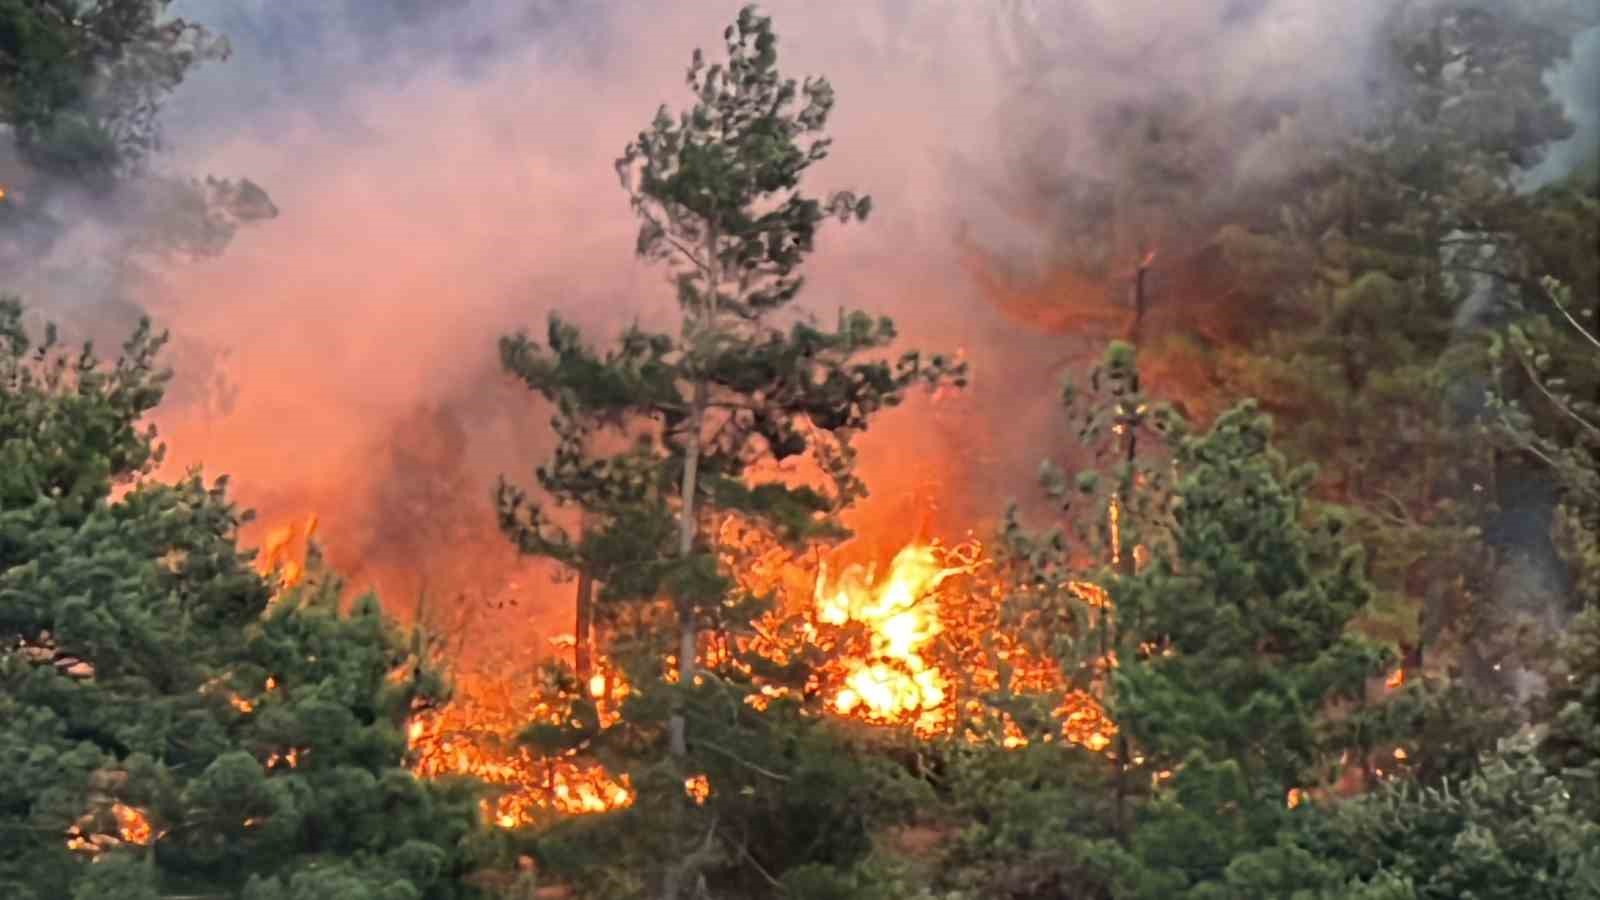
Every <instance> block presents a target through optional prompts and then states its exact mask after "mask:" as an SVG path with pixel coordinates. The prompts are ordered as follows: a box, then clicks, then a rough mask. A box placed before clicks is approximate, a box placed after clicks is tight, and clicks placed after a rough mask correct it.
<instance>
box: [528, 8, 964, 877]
mask: <svg viewBox="0 0 1600 900" xmlns="http://www.w3.org/2000/svg"><path fill="white" fill-rule="evenodd" d="M724 38H725V40H726V44H727V59H726V61H725V62H722V63H717V64H711V65H708V64H707V63H706V61H705V59H704V57H703V55H702V54H701V53H700V52H699V51H696V52H695V54H694V57H693V61H692V63H691V65H690V67H689V70H688V75H687V82H688V85H689V87H690V89H691V90H692V91H693V92H694V95H695V98H696V102H695V105H694V106H693V107H692V108H691V109H689V110H688V111H686V112H683V113H681V114H680V115H679V116H677V117H676V118H675V117H673V116H672V115H670V114H669V113H668V111H667V110H666V108H664V107H663V108H662V109H661V111H660V112H659V113H658V114H657V116H656V118H655V120H654V121H653V122H652V123H651V125H650V127H649V128H648V129H647V130H646V131H644V132H642V133H640V134H639V136H638V138H637V139H636V140H635V141H634V142H632V143H630V144H629V145H628V147H627V149H626V150H625V152H624V154H623V156H622V157H621V158H620V159H619V160H618V161H617V171H618V174H619V176H620V178H621V181H622V185H623V187H624V189H625V190H626V191H627V193H628V196H629V199H630V202H631V205H632V207H633V210H634V212H635V213H636V214H637V215H638V216H639V218H640V219H641V222H642V224H641V226H640V230H639V240H638V247H637V249H638V252H639V254H640V255H641V256H642V257H644V258H646V259H650V260H653V261H656V262H661V263H665V264H666V265H667V267H668V268H669V270H670V272H671V279H672V282H673V283H674V285H675V292H676V299H677V301H678V311H679V315H680V319H679V321H680V327H679V329H678V332H677V333H676V334H673V333H670V332H655V331H648V330H646V329H644V328H642V327H638V326H634V327H631V328H628V329H627V330H625V331H624V332H623V334H622V335H621V336H620V338H619V339H618V341H617V342H616V344H615V345H613V347H611V348H610V349H608V350H605V351H597V350H595V349H591V348H590V347H589V346H588V345H586V344H585V343H584V341H583V339H582V336H581V335H580V333H579V331H578V329H577V328H575V327H574V326H572V325H571V324H569V323H567V322H565V321H563V320H562V319H561V318H560V317H559V316H553V317H552V318H551V320H550V323H549V327H548V329H547V332H546V340H545V342H544V344H543V345H542V346H541V345H540V344H539V343H537V342H535V341H534V340H533V339H531V338H529V337H528V336H527V335H525V334H518V335H514V336H510V337H507V338H505V339H504V340H503V341H502V343H501V348H500V349H501V358H502V361H503V362H504V364H505V367H506V368H507V369H508V370H509V371H511V372H512V373H514V374H516V375H517V376H518V377H520V378H521V379H522V380H523V381H525V382H526V383H527V385H528V386H529V387H530V388H532V389H533V390H535V391H537V392H538V393H539V394H541V395H542V396H543V397H544V398H545V399H546V400H548V401H549V402H551V403H552V404H553V405H554V406H555V408H556V414H555V418H554V423H553V424H554V427H555V430H556V433H557V436H558V439H559V446H558V448H557V450H556V453H555V457H554V459H553V460H552V461H551V462H550V463H549V464H547V465H546V466H543V467H541V468H540V469H539V470H538V472H537V479H538V481H539V483H540V486H541V488H543V489H544V491H545V493H546V494H548V495H549V496H550V498H551V500H552V501H553V502H554V503H556V504H558V505H560V504H565V505H569V506H574V507H577V508H578V509H580V510H582V511H584V512H585V513H586V514H587V521H586V522H585V523H584V525H583V527H582V528H580V529H579V530H578V531H577V532H576V533H574V532H573V531H572V530H571V529H570V528H563V527H561V525H560V524H559V523H558V522H557V520H556V517H555V514H554V512H553V511H552V510H551V509H550V508H548V507H547V506H546V505H545V504H542V503H540V502H538V501H536V500H533V499H530V498H529V496H528V495H527V494H526V493H525V492H524V491H523V490H521V489H518V488H516V487H513V486H511V485H509V484H507V483H504V482H503V483H502V485H501V487H500V491H499V506H500V515H501V519H502V523H503V525H504V528H505V530H506V531H507V532H508V534H510V535H511V537H512V538H513V539H514V540H515V541H517V543H518V545H519V546H521V547H522V548H524V549H525V550H527V551H528V552H531V553H537V554H541V555H547V556H552V557H555V558H557V559H560V560H562V561H563V562H566V563H567V564H569V565H571V566H573V567H575V568H577V569H578V570H579V571H587V572H590V573H591V574H593V575H595V576H598V577H603V578H604V579H605V580H606V585H605V591H604V594H603V596H605V597H606V598H608V599H619V598H634V599H640V600H644V601H647V602H648V601H654V600H656V599H657V598H658V597H660V596H665V597H667V598H670V601H671V618H672V625H671V630H672V631H673V632H674V634H675V638H674V641H673V643H674V644H675V647H676V653H675V655H674V656H673V658H672V669H673V670H675V671H673V672H669V673H663V672H660V671H657V672H656V673H654V674H653V675H651V674H649V673H645V672H641V673H639V674H640V675H641V676H645V677H640V678H635V679H633V681H634V685H635V688H636V689H638V690H640V692H641V694H642V698H645V699H646V700H647V701H648V702H650V703H660V702H663V701H665V702H667V704H668V707H669V708H667V709H665V712H666V713H667V715H666V722H665V724H666V726H667V727H666V738H667V748H668V750H669V751H670V753H671V757H672V759H673V765H672V768H673V769H675V770H676V772H675V774H674V775H673V778H672V779H669V782H668V783H671V782H672V781H676V782H677V783H679V785H680V786H679V787H678V788H677V794H678V795H680V796H681V795H682V794H683V791H682V788H681V782H683V780H684V779H687V778H691V777H693V776H695V775H697V774H700V773H701V772H704V771H705V770H706V766H705V765H702V764H701V760H700V759H698V758H699V757H701V756H705V755H715V753H716V751H715V750H714V749H712V748H713V746H714V745H715V744H716V742H714V741H709V736H708V735H702V737H701V738H699V739H696V738H695V737H694V736H693V735H691V733H690V730H689V727H688V723H689V718H690V715H691V712H690V710H691V709H696V710H698V711H699V715H700V716H701V718H700V719H699V721H701V722H706V721H708V719H707V718H706V717H707V716H710V719H709V721H715V720H716V719H717V718H718V716H717V715H715V714H713V713H712V711H711V710H710V709H707V708H706V705H707V704H708V703H709V704H712V705H713V707H715V706H716V705H717V702H716V701H715V700H713V699H711V698H710V696H709V692H710V691H713V690H721V688H722V686H723V685H724V678H723V676H724V675H726V674H727V673H726V672H722V673H714V672H709V671H703V670H702V669H701V668H700V666H699V665H698V663H697V660H698V659H699V657H700V656H701V655H702V653H703V652H704V648H703V645H704V641H703V636H704V634H705V632H707V630H708V629H710V630H716V631H727V630H729V629H737V628H741V627H744V623H748V622H749V621H751V620H752V619H753V618H754V617H755V616H754V615H753V613H754V612H755V610H754V608H753V607H752V606H750V605H749V604H748V603H746V604H743V605H741V604H739V603H737V601H736V600H734V599H730V598H731V595H732V594H733V592H732V590H731V589H732V587H733V581H732V579H731V578H730V575H729V573H728V572H726V571H724V570H723V568H722V566H721V565H720V564H719V558H718V550H717V547H716V533H715V531H714V530H713V529H711V528H709V527H707V523H709V522H712V521H714V519H713V517H717V518H721V517H726V516H735V517H739V518H742V519H746V520H749V521H751V522H752V523H758V524H759V525H760V526H761V527H763V528H766V529H770V530H771V532H772V533H773V534H774V535H775V536H776V537H777V538H778V539H780V540H782V541H783V542H786V543H789V544H796V545H798V544H804V543H806V542H810V541H814V540H820V539H828V538H834V537H838V536H841V535H842V534H843V531H842V529H841V528H840V527H839V525H838V524H837V523H836V521H835V519H834V518H833V517H834V516H835V514H837V513H838V512H839V511H840V510H841V509H842V508H843V507H844V506H845V505H847V504H849V503H850V502H851V501H853V500H854V499H856V498H857V497H859V496H861V495H862V493H863V486H862V485H861V483H860V482H859V480H858V479H857V478H856V477H855V475H854V474H853V453H852V449H851V439H852V436H853V435H854V434H856V433H858V432H860V431H861V430H863V429H864V428H866V427H867V425H868V423H869V421H870V420H871V418H872V417H873V416H874V415H875V414H876V413H878V412H879V411H880V410H882V409H884V408H887V407H890V406H893V405H895V404H897V403H898V402H899V401H900V399H901V397H902V395H903V394H904V393H905V392H906V391H907V390H908V389H910V388H912V387H913V386H916V385H919V384H920V385H928V386H930V387H931V386H937V385H939V384H941V383H945V382H950V381H954V382H957V383H959V382H960V381H961V379H962V375H963V369H962V367H961V366H960V365H959V364H956V363H953V362H951V361H948V360H946V359H944V358H942V357H939V356H933V357H930V358H928V359H924V358H923V357H922V356H920V355H919V354H918V353H915V352H907V353H904V354H902V355H901V356H899V357H898V359H896V360H895V361H893V362H888V361H883V360H881V359H875V358H871V354H872V353H873V351H878V350H882V349H883V348H886V347H887V346H888V345H889V344H890V343H892V342H893V341H894V339H895V330H894V326H893V323H892V322H890V320H888V319H886V318H881V317H873V316H870V315H867V314H865V313H861V312H853V313H848V314H841V315H840V316H839V318H838V321H837V323H836V324H834V325H833V326H832V327H826V326H823V325H820V324H818V323H817V322H814V321H812V320H811V319H810V318H809V317H807V316H803V315H798V314H797V311H796V308H795V306H794V301H795V300H796V298H797V297H798V295H799V293H800V290H801V287H802V284H803V279H802V277H801V275H800V273H799V267H800V265H801V263H802V262H803V261H804V260H805V258H806V257H807V256H808V255H809V254H810V253H811V252H812V250H813V249H814V246H815V240H816V235H817V232H818V230H819V229H820V228H821V226H822V225H823V223H824V222H825V221H826V220H828V219H830V218H833V219H837V220H839V221H840V222H847V221H850V220H862V219H865V218H866V216H867V213H868V211H869V210H870V208H871V204H870V200H869V199H868V198H866V197H863V196H857V195H855V194H853V193H850V192H839V193H835V194H833V195H831V196H829V197H828V198H827V199H826V200H817V199H813V198H811V197H808V196H806V195H805V194H803V193H802V192H801V190H800V188H799V185H800V181H801V178H802V176H803V175H804V173H805V171H806V170H807V169H808V168H810V166H811V165H812V164H814V163H816V162H818V161H820V160H821V159H823V158H824V157H825V156H826V154H827V151H828V147H829V140H828V139H827V138H826V137H824V136H823V129H824V126H825V125H826V123H827V119H828V115H829V112H830V111H831V109H832V107H833V103H834V94H833V89H832V88H831V87H830V85H829V84H828V82H827V81H826V80H824V79H822V78H808V79H806V80H805V81H804V82H803V83H796V82H795V81H794V80H793V79H788V78H784V77H782V76H781V75H780V73H779V72H778V69H777V53H776V42H777V38H776V35H775V34H774V33H773V31H772V27H771V22H770V20H769V19H767V18H765V17H762V16H760V15H757V14H756V13H755V11H754V9H753V8H746V9H744V10H743V11H741V13H740V14H739V17H738V19H737V21H736V22H735V23H734V24H733V25H731V26H729V28H728V29H727V30H726V31H725V32H724ZM802 461H803V465H802ZM746 599H753V598H746ZM657 668H658V669H659V664H658V665H657ZM667 680H671V681H675V682H676V685H677V686H676V687H675V688H673V687H668V686H667V685H666V681H667ZM651 681H653V682H654V683H653V684H651V683H648V682H651ZM697 687H703V688H705V690H700V691H697V690H696V689H697ZM655 708H656V709H660V707H655ZM636 709H637V712H636V714H635V717H634V722H633V724H635V725H641V726H642V725H649V724H651V718H650V716H651V715H653V713H647V712H646V710H648V709H650V707H647V706H643V705H641V706H639V707H637V708H636ZM735 718H738V717H737V716H736V717H735ZM697 727H700V726H697ZM707 727H709V726H707ZM770 727H771V726H770V725H763V726H762V729H763V730H765V729H768V728H770ZM717 733H718V734H719V735H721V736H722V739H724V740H725V739H727V737H728V733H727V732H725V731H722V730H720V727H719V730H718V732H717ZM724 749H725V748H724ZM691 751H694V753H693V757H691ZM735 756H736V757H742V754H735ZM756 768H758V769H759V768H760V767H759V766H757V767H756ZM636 783H637V779H636ZM724 789H725V788H724V787H723V786H720V785H719V784H718V783H717V780H716V779H715V778H713V779H712V781H711V787H710V795H709V796H710V798H711V799H710V801H709V802H707V803H706V804H705V807H704V808H705V809H715V808H716V806H717V802H718V801H717V798H718V797H719V796H720V795H721V794H722V791H723V790H724ZM642 790H643V787H642V786H641V791H642ZM679 805H684V803H683V802H680V804H679ZM681 812H682V815H681V817H680V818H682V820H683V821H682V826H681V827H682V828H684V829H688V828H689V827H690V826H689V825H688V822H689V821H692V819H691V818H690V816H689V812H690V811H689V810H688V809H685V810H682V811H681ZM696 818H698V817H696ZM709 821H711V822H712V823H713V827H712V828H711V830H710V831H709V832H704V833H703V834H702V835H700V836H698V837H696V839H695V840H696V843H695V847H696V848H698V849H692V848H684V847H682V846H681V845H680V847H679V852H681V853H682V855H683V856H684V858H683V859H682V860H681V864H674V865H672V866H669V871H668V872H667V874H666V876H665V878H666V885H667V886H666V888H665V889H664V890H665V895H666V896H676V895H677V892H678V890H679V888H680V887H682V888H685V889H687V887H688V886H689V885H688V884H687V883H685V882H684V881H683V879H696V878H699V877H701V874H702V873H701V870H702V869H704V868H705V866H706V865H707V864H708V862H709V860H708V859H707V858H706V857H707V855H708V854H709V853H711V851H710V849H709V848H711V847H714V846H718V845H721V844H722V843H724V841H725V839H726V838H725V834H724V833H723V832H720V831H718V828H719V827H722V828H726V827H727V823H723V825H722V826H717V825H716V824H715V823H716V821H717V819H716V816H715V814H713V815H712V816H711V818H710V819H709ZM702 841H703V842H704V846H701V842H702Z"/></svg>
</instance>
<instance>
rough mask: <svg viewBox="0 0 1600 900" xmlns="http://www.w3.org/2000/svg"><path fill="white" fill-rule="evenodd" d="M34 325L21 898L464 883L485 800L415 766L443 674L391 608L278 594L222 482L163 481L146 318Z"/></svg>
mask: <svg viewBox="0 0 1600 900" xmlns="http://www.w3.org/2000/svg"><path fill="white" fill-rule="evenodd" d="M22 318H23V309H22V307H21V305H20V304H18V303H16V302H15V301H7V302H6V303H5V304H4V305H3V306H0V334H3V335H4V338H5V340H4V355H3V357H0V385H3V388H4V389H3V391H0V435H4V443H3V448H0V452H3V454H4V458H5V460H6V465H5V469H4V471H5V479H4V489H3V494H0V533H3V535H4V537H3V539H0V723H3V725H0V797H3V798H4V799H3V800H0V834H3V835H4V840H0V886H3V888H4V890H3V892H4V893H5V894H6V896H8V897H19V898H32V897H38V898H45V897H103V896H130V897H140V896H157V895H162V896H165V895H172V894H205V895H208V896H230V897H232V896H248V897H252V898H262V900H265V898H278V897H284V898H287V897H305V896H340V897H346V896H372V897H384V898H389V897H397V898H398V897H406V898H421V897H437V898H446V897H461V896H467V895H468V892H467V891H465V889H463V888H461V887H460V886H459V884H458V882H457V881H456V879H457V877H458V876H459V875H461V874H462V873H463V872H464V871H465V869H466V867H467V866H469V865H470V864H471V857H470V853H472V852H474V851H473V850H472V847H473V842H474V840H475V837H474V835H475V829H476V815H477V812H476V798H475V796H474V794H473V793H472V791H470V790H468V789H467V788H465V787H464V786H453V785H425V784H422V783H420V782H418V781H417V780H416V779H414V778H413V777H412V776H411V775H410V774H409V773H408V772H407V771H406V770H405V768H404V765H405V749H406V748H405V738H404V731H403V728H404V720H405V717H406V716H407V715H408V714H409V712H410V710H411V708H412V705H413V704H414V703H417V702H422V701H424V700H425V699H426V698H427V697H428V696H430V695H436V694H438V693H439V690H440V685H439V684H438V683H437V681H436V679H434V678H433V677H432V676H430V675H429V674H427V673H426V672H425V671H423V670H421V668H420V667H419V666H418V664H417V661H416V660H415V659H414V658H411V657H410V655H409V654H408V652H407V650H406V647H405V644H404V642H403V641H402V640H401V639H400V636H399V635H398V634H397V633H396V632H395V630H394V628H393V626H392V625H391V624H390V623H389V622H388V621H387V620H386V619H384V617H383V615H382V613H381V611H380V610H379V608H378V606H377V603H376V601H375V600H373V599H371V598H368V599H366V600H363V601H361V602H359V603H358V604H357V605H356V606H355V608H354V609H352V610H350V611H349V612H347V613H346V612H341V611H340V609H339V599H338V598H339V586H338V585H337V583H335V582H332V581H329V580H327V579H320V580H318V581H314V582H313V583H312V584H311V585H308V586H307V587H304V588H301V589H298V590H297V591H295V592H290V593H289V594H287V595H285V596H283V597H281V598H279V599H277V600H276V601H274V600H273V590H274V588H273V585H272V584H271V583H270V582H269V581H267V580H264V579H263V578H262V577H261V576H260V575H258V574H257V573H256V572H255V571H254V569H253V567H252V565H251V555H252V554H250V553H248V552H245V551H241V550H240V549H239V548H238V546H237V530H238V527H239V525H240V524H241V523H242V522H243V521H244V518H245V516H244V514H243V513H242V512H241V511H240V510H239V509H238V508H237V507H235V506H234V505H233V503H232V502H231V501H230V500H229V499H228V497H227V493H226V485H225V482H221V481H219V482H218V483H216V484H214V485H207V484H205V483H204V482H203V481H202V479H201V477H200V475H199V474H198V473H194V474H191V475H189V476H187V477H185V478H184V479H182V480H180V481H178V482H176V483H172V484H166V483H162V482H159V481H156V480H154V479H153V478H151V477H150V469H151V467H152V465H153V464H154V462H155V460H156V459H157V458H158V456H159V451H158V449H157V447H156V445H155V443H154V434H153V432H152V431H151V430H149V429H146V428H141V427H140V424H139V423H140V421H141V419H142V417H143V416H144V414H145V413H146V412H148V411H149V410H150V409H152V408H153V407H155V405H156V404H157V403H158V402H159V400H160V398H161V394H162V386H163V385H164V384H165V382H166V380H167V373H166V372H165V371H163V370H161V369H160V368H159V367H158V351H159V350H160V348H161V346H162V344H163V343H164V341H165V337H164V336H163V335H158V334H155V333H154V332H153V331H152V330H151V329H150V328H149V325H148V323H146V324H145V325H144V326H142V327H141V328H140V329H139V330H138V331H137V332H136V333H135V334H134V336H133V337H132V338H131V339H130V340H129V341H128V342H127V344H126V345H125V346H124V347H123V350H122V353H121V355H120V356H119V357H118V358H117V360H116V361H115V362H114V363H111V364H109V365H104V364H101V363H100V361H99V360H98V358H97V357H96V356H95V354H94V352H93V351H92V349H91V348H89V347H84V348H82V350H81V351H70V350H63V349H62V348H60V347H58V346H55V344H54V342H53V334H52V335H51V336H50V338H51V339H47V340H46V341H45V342H43V343H41V344H39V345H37V346H36V345H34V344H33V343H32V342H31V341H30V339H29V336H28V334H27V332H26V330H25V329H24V328H23V327H22ZM119 808H126V809H131V810H137V811H138V814H139V815H140V816H141V817H142V819H143V820H144V822H145V823H146V824H147V825H148V828H149V834H147V835H144V836H143V837H138V836H136V835H130V834H124V833H122V831H121V830H120V829H119V823H118V820H117V818H116V816H117V810H118V809H119ZM71 836H76V837H77V838H78V839H79V841H80V842H87V843H90V844H93V845H94V846H93V848H92V849H90V848H85V847H79V848H78V849H69V846H68V840H69V837H71ZM90 856H95V857H98V858H97V859H96V861H95V862H93V863H91V862H90V860H89V859H88V857H90ZM352 886H359V891H358V890H357V889H356V887H352ZM317 891H322V892H323V893H322V894H320V895H319V894H316V892H317ZM108 892H109V893H108ZM219 892H220V893H219ZM361 892H365V893H361Z"/></svg>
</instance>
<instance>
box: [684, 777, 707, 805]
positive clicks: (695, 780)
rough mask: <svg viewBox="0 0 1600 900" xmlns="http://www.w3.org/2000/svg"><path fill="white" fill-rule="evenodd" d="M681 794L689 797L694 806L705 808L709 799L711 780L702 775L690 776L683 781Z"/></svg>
mask: <svg viewBox="0 0 1600 900" xmlns="http://www.w3.org/2000/svg"><path fill="white" fill-rule="evenodd" d="M683 792H684V793H685V794H688V795H689V799H690V800H693V801H694V805H695V806H705V805H706V801H707V800H709V799H710V798H711V779H709V778H707V777H706V776H704V775H691V776H690V777H688V778H685V779H684V780H683Z"/></svg>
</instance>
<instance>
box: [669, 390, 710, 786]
mask: <svg viewBox="0 0 1600 900" xmlns="http://www.w3.org/2000/svg"><path fill="white" fill-rule="evenodd" d="M693 402H694V408H693V410H692V411H691V413H690V416H689V446H688V447H687V448H686V449H685V451H684V461H683V500H682V504H683V519H682V521H680V522H679V524H678V557H679V558H680V559H683V560H687V559H688V558H689V556H690V554H692V553H693V552H694V538H695V524H696V523H695V502H694V501H695V493H696V489H697V484H696V482H697V480H698V478H699V474H700V430H701V428H702V426H703V425H704V422H705V415H706V383H705V382H704V381H700V382H697V383H696V384H695V386H694V401H693ZM695 644H696V641H695V621H694V601H693V599H692V598H690V597H679V598H678V684H679V685H682V686H685V687H687V686H689V685H692V684H694V664H695V659H694V657H695ZM668 731H669V739H670V746H671V750H672V755H673V756H676V757H678V758H680V759H681V758H683V757H684V756H687V755H688V754H689V742H688V737H687V735H686V734H685V727H684V718H683V711H682V710H681V709H680V710H677V711H675V712H673V714H672V718H671V719H670V720H669V722H668Z"/></svg>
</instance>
